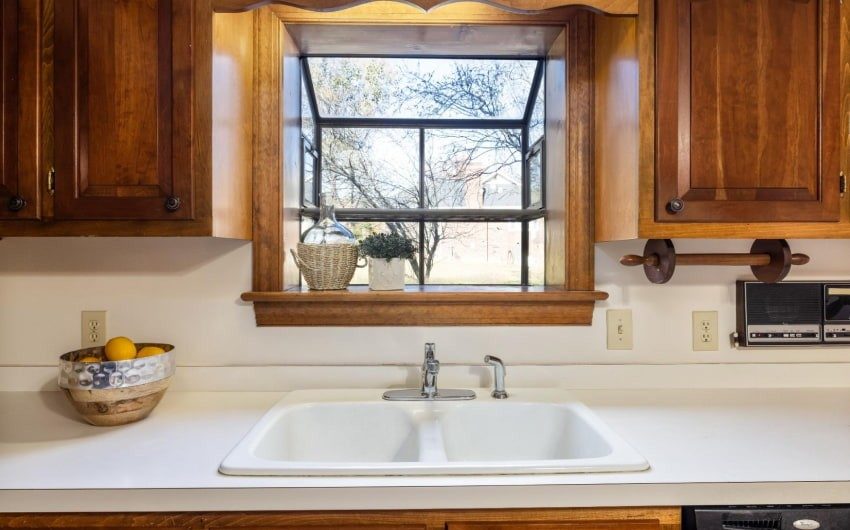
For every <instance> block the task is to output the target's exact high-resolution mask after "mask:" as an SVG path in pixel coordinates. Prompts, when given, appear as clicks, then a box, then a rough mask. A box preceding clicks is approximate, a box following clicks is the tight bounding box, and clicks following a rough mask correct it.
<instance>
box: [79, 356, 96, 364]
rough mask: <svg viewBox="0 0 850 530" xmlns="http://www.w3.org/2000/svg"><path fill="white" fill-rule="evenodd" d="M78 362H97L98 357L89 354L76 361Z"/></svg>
mask: <svg viewBox="0 0 850 530" xmlns="http://www.w3.org/2000/svg"><path fill="white" fill-rule="evenodd" d="M77 362H78V363H99V362H100V359H98V358H97V357H94V356H93V355H89V356H87V357H83V358H82V359H80V360H78V361H77Z"/></svg>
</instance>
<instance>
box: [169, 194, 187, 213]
mask: <svg viewBox="0 0 850 530" xmlns="http://www.w3.org/2000/svg"><path fill="white" fill-rule="evenodd" d="M182 205H183V203H182V202H181V201H180V197H169V198H167V199H165V209H166V210H168V211H169V212H176V211H177V210H179V209H180V206H182Z"/></svg>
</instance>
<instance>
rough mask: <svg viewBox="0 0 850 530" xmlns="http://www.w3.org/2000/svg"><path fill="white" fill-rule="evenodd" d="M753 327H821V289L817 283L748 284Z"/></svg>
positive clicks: (748, 299)
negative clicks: (811, 325) (779, 325)
mask: <svg viewBox="0 0 850 530" xmlns="http://www.w3.org/2000/svg"><path fill="white" fill-rule="evenodd" d="M746 288H747V317H748V318H747V320H748V322H749V323H750V324H763V325H764V324H820V322H821V312H822V310H821V299H822V297H823V294H822V292H821V285H820V284H817V283H748V284H747V286H746Z"/></svg>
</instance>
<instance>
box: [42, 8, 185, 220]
mask: <svg viewBox="0 0 850 530" xmlns="http://www.w3.org/2000/svg"><path fill="white" fill-rule="evenodd" d="M192 4H193V2H191V1H186V0H61V1H57V2H55V78H54V79H55V81H54V83H55V117H54V120H55V148H54V149H55V167H56V184H55V186H56V196H55V206H54V212H55V217H56V219H97V220H108V219H130V220H157V219H159V220H172V219H192V218H193V207H194V204H193V186H192V173H193V172H192V169H193V167H192V133H193V130H192V45H193V42H192V36H193V31H192V30H193V27H192Z"/></svg>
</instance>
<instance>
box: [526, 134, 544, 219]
mask: <svg viewBox="0 0 850 530" xmlns="http://www.w3.org/2000/svg"><path fill="white" fill-rule="evenodd" d="M533 153H534V154H533V155H532V156H531V158H529V159H528V207H529V208H543V166H542V164H543V149H542V144H541V149H538V150H537V151H536V152H533Z"/></svg>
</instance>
